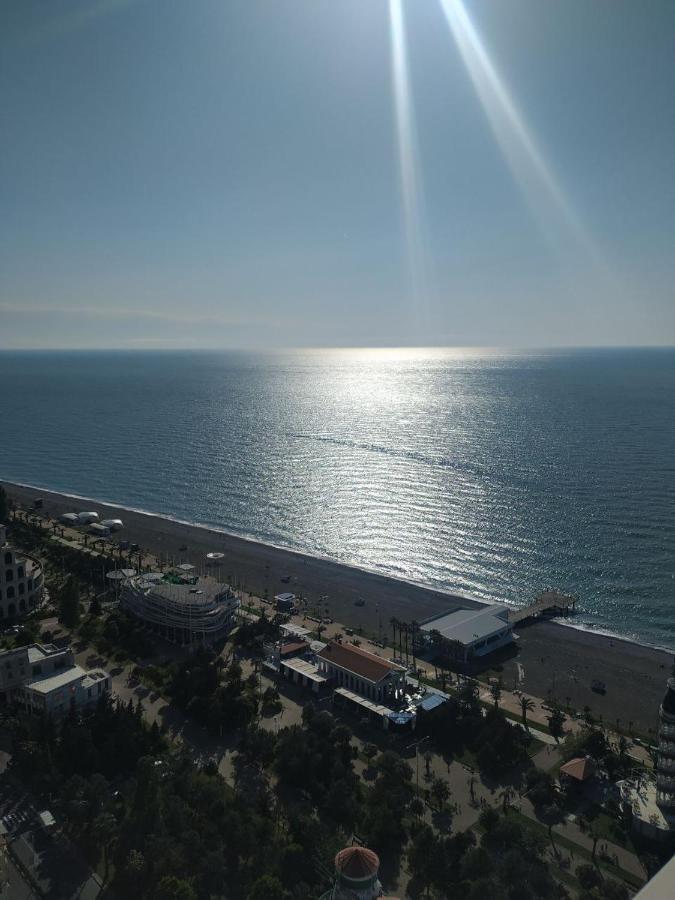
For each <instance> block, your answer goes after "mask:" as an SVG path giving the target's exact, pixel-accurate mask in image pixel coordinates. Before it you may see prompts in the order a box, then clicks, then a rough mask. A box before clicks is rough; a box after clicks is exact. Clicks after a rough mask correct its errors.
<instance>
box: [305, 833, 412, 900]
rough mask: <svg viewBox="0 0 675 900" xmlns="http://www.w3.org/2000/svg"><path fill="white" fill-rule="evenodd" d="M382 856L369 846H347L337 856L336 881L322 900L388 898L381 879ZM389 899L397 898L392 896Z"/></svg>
mask: <svg viewBox="0 0 675 900" xmlns="http://www.w3.org/2000/svg"><path fill="white" fill-rule="evenodd" d="M379 871H380V858H379V856H378V855H377V853H374V852H373V851H372V850H369V849H368V848H367V847H358V846H355V847H345V849H344V850H340V852H339V853H338V854H337V855H336V857H335V881H334V882H333V886H332V887H331V889H330V890H328V891H326V893H325V894H322V896H321V898H320V900H386V898H385V897H384V895H383V892H382V885H381V884H380V879H379V877H378V876H379ZM389 900H395V898H394V897H390V898H389Z"/></svg>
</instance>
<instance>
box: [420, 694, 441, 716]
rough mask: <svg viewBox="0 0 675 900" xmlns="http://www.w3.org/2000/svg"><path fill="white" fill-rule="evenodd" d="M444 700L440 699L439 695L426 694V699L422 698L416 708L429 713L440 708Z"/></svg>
mask: <svg viewBox="0 0 675 900" xmlns="http://www.w3.org/2000/svg"><path fill="white" fill-rule="evenodd" d="M446 699H447V698H446V697H442V696H441V695H440V694H427V695H426V697H423V698H422V699H421V700H420V702H419V703H418V704H417V708H418V709H423V710H424V712H431V710H432V709H436V708H437V707H439V706H442V705H443V704H444V703H445V701H446Z"/></svg>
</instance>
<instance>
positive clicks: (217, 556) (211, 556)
mask: <svg viewBox="0 0 675 900" xmlns="http://www.w3.org/2000/svg"><path fill="white" fill-rule="evenodd" d="M224 556H225V554H224V553H207V554H206V558H207V559H222V558H223V557H224Z"/></svg>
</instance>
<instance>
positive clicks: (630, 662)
mask: <svg viewBox="0 0 675 900" xmlns="http://www.w3.org/2000/svg"><path fill="white" fill-rule="evenodd" d="M4 486H5V489H6V490H7V492H8V493H9V494H10V496H11V497H13V498H14V499H15V500H16V501H17V502H18V503H19V504H21V505H22V506H30V505H32V502H33V500H34V499H35V498H36V497H38V496H39V497H42V498H43V499H44V511H45V512H46V513H47V514H48V515H51V516H58V515H60V514H61V513H64V512H73V511H75V512H77V511H79V510H81V509H92V510H96V511H97V512H98V513H99V515H100V517H101V518H102V519H105V518H120V519H122V520H123V521H124V525H125V527H124V531H123V532H121V533H120V534H119V535H117V536H116V539H120V538H121V539H124V540H129V541H132V542H134V543H138V544H139V545H140V546H141V547H142V548H144V549H146V550H148V551H150V552H151V553H153V554H154V555H155V556H159V555H163V556H169V557H171V556H173V557H175V558H176V560H178V559H180V561H182V562H191V563H193V564H194V565H196V566H197V567H198V568H203V567H204V565H205V558H206V553H208V552H210V551H218V552H221V553H224V554H225V556H224V558H223V559H222V561H221V563H220V567H219V575H220V577H221V578H222V579H223V580H236V581H238V582H239V583H240V584H241V586H242V587H243V588H244V589H245V590H247V591H250V592H252V593H254V594H258V595H261V596H262V595H264V594H265V591H266V590H267V592H268V595H269V596H270V597H272V596H274V594H277V593H280V592H282V591H289V590H290V591H293V592H294V593H295V594H302V595H303V596H304V597H305V598H307V599H308V601H309V607H310V609H311V608H312V607H313V606H319V605H320V606H321V608H322V613H323V614H324V615H325V614H326V607H327V615H329V616H330V617H331V618H333V619H334V620H336V621H338V622H341V623H343V624H345V625H348V626H351V627H353V628H359V627H362V628H363V629H364V630H365V632H366V633H367V634H369V635H377V634H378V633H380V630H381V633H382V634H383V635H386V634H388V635H389V636H391V626H390V620H391V619H392V618H398V619H401V620H403V621H408V622H409V621H411V620H412V619H413V618H416V619H417V620H422V619H424V618H427V617H428V616H432V615H434V614H436V613H439V612H448V611H450V610H452V609H458V608H470V607H474V606H478V605H479V604H477V603H476V602H475V601H472V600H470V599H468V598H464V597H461V596H457V595H452V594H445V593H441V592H438V591H432V590H429V589H427V588H423V587H419V586H417V585H413V584H409V583H407V582H404V581H399V580H397V579H395V578H389V577H387V576H384V575H379V574H376V573H372V572H367V571H364V570H362V569H357V568H354V567H351V566H347V565H343V564H341V563H336V562H333V561H331V560H324V559H319V558H316V557H312V556H305V555H303V554H301V553H296V552H293V551H290V550H284V549H280V548H277V547H271V546H269V545H266V544H260V543H257V542H255V541H249V540H246V539H244V538H240V537H236V536H234V535H229V534H223V533H222V532H218V531H211V530H209V529H207V528H201V527H198V526H195V525H185V524H182V523H180V522H174V521H172V520H170V519H165V518H162V517H160V516H152V515H147V514H144V513H137V512H131V511H129V510H126V509H124V508H121V507H114V506H107V505H103V504H100V503H97V502H96V501H90V500H87V501H83V500H78V499H75V498H73V497H68V496H65V495H62V494H57V493H53V492H50V491H44V490H36V489H33V488H24V487H20V486H16V485H12V484H8V483H5V485H4ZM182 546H187V548H188V549H187V551H183V552H181V550H180V548H181V547H182ZM287 577H290V581H289V582H285V581H282V578H287ZM324 595H327V600H326V601H320V598H321V597H322V596H324ZM360 599H363V600H364V601H365V604H364V605H363V606H356V605H355V604H356V601H357V600H360ZM582 603H583V598H582ZM517 633H518V635H519V640H518V642H517V647H518V652H517V655H515V657H514V658H512V659H510V660H508V661H507V662H505V663H503V666H504V672H503V678H504V684H505V687H507V688H509V689H511V688H513V687H514V685H515V683H516V679H517V678H518V677H519V676H520V678H521V680H520V687H521V688H522V689H523V690H525V691H527V692H528V693H530V694H533V695H535V696H538V697H546V696H547V695H548V693H549V692H551V693H552V694H553V695H554V696H556V697H557V698H558V699H559V700H561V701H562V702H563V703H565V702H570V703H571V704H572V705H573V706H575V707H576V708H577V709H579V710H581V709H583V707H584V706H589V707H590V708H591V709H592V710H593V711H594V712H595V713H596V714H601V715H602V716H603V718H604V720H605V721H606V722H607V723H608V724H612V725H616V719H617V718H619V719H620V720H621V725H622V727H627V726H628V723H629V722H632V723H633V727H634V728H635V729H637V730H640V731H642V732H644V733H647V732H648V730H649V729H653V728H655V725H656V720H657V715H658V707H659V703H660V700H661V697H662V696H663V693H664V692H665V682H666V679H667V677H668V674H669V671H670V667H671V664H672V661H673V660H672V657H671V656H670V655H669V654H667V653H665V652H663V651H660V650H654V649H652V648H650V647H643V646H641V645H639V644H635V643H632V642H628V641H622V640H618V639H616V638H609V637H605V636H603V635H598V634H593V633H590V632H584V631H580V630H578V629H574V628H568V627H566V626H563V625H558V624H556V623H553V622H536V623H534V624H531V625H526V626H522V627H520V628H519V629H518V631H517ZM593 679H599V680H600V681H604V682H605V684H606V686H607V692H606V694H605V695H599V694H597V693H594V692H593V691H592V690H591V682H592V681H593ZM568 698H569V700H568Z"/></svg>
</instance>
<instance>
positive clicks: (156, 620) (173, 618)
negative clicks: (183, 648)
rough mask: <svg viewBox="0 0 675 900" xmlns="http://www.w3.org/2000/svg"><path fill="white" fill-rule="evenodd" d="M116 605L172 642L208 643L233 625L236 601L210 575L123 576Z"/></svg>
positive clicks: (227, 589) (224, 633)
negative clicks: (157, 577) (153, 579)
mask: <svg viewBox="0 0 675 900" xmlns="http://www.w3.org/2000/svg"><path fill="white" fill-rule="evenodd" d="M120 605H121V607H122V609H124V610H126V611H127V612H128V613H130V614H131V615H132V616H134V617H135V618H137V619H140V621H142V622H143V623H144V624H145V625H147V626H148V628H150V629H151V630H152V631H154V632H155V633H157V634H159V635H160V636H161V637H163V638H165V639H166V640H168V641H172V642H173V643H176V644H181V645H185V644H193V643H204V644H207V643H212V642H213V641H217V640H220V639H221V638H223V637H225V636H226V635H227V634H228V632H229V631H230V630H231V629H232V628H233V627H234V624H235V616H236V613H237V610H238V608H239V600H238V598H237V596H236V595H235V593H234V592H233V591H232V589H231V588H230V587H229V585H226V584H220V583H219V582H217V581H214V579H212V578H197V577H185V578H184V579H182V580H181V579H180V578H179V577H178V576H165V577H163V578H161V580H155V581H148V580H147V578H144V577H143V575H136V576H134V577H133V578H129V579H127V581H125V582H124V585H123V587H122V593H121V596H120Z"/></svg>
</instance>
